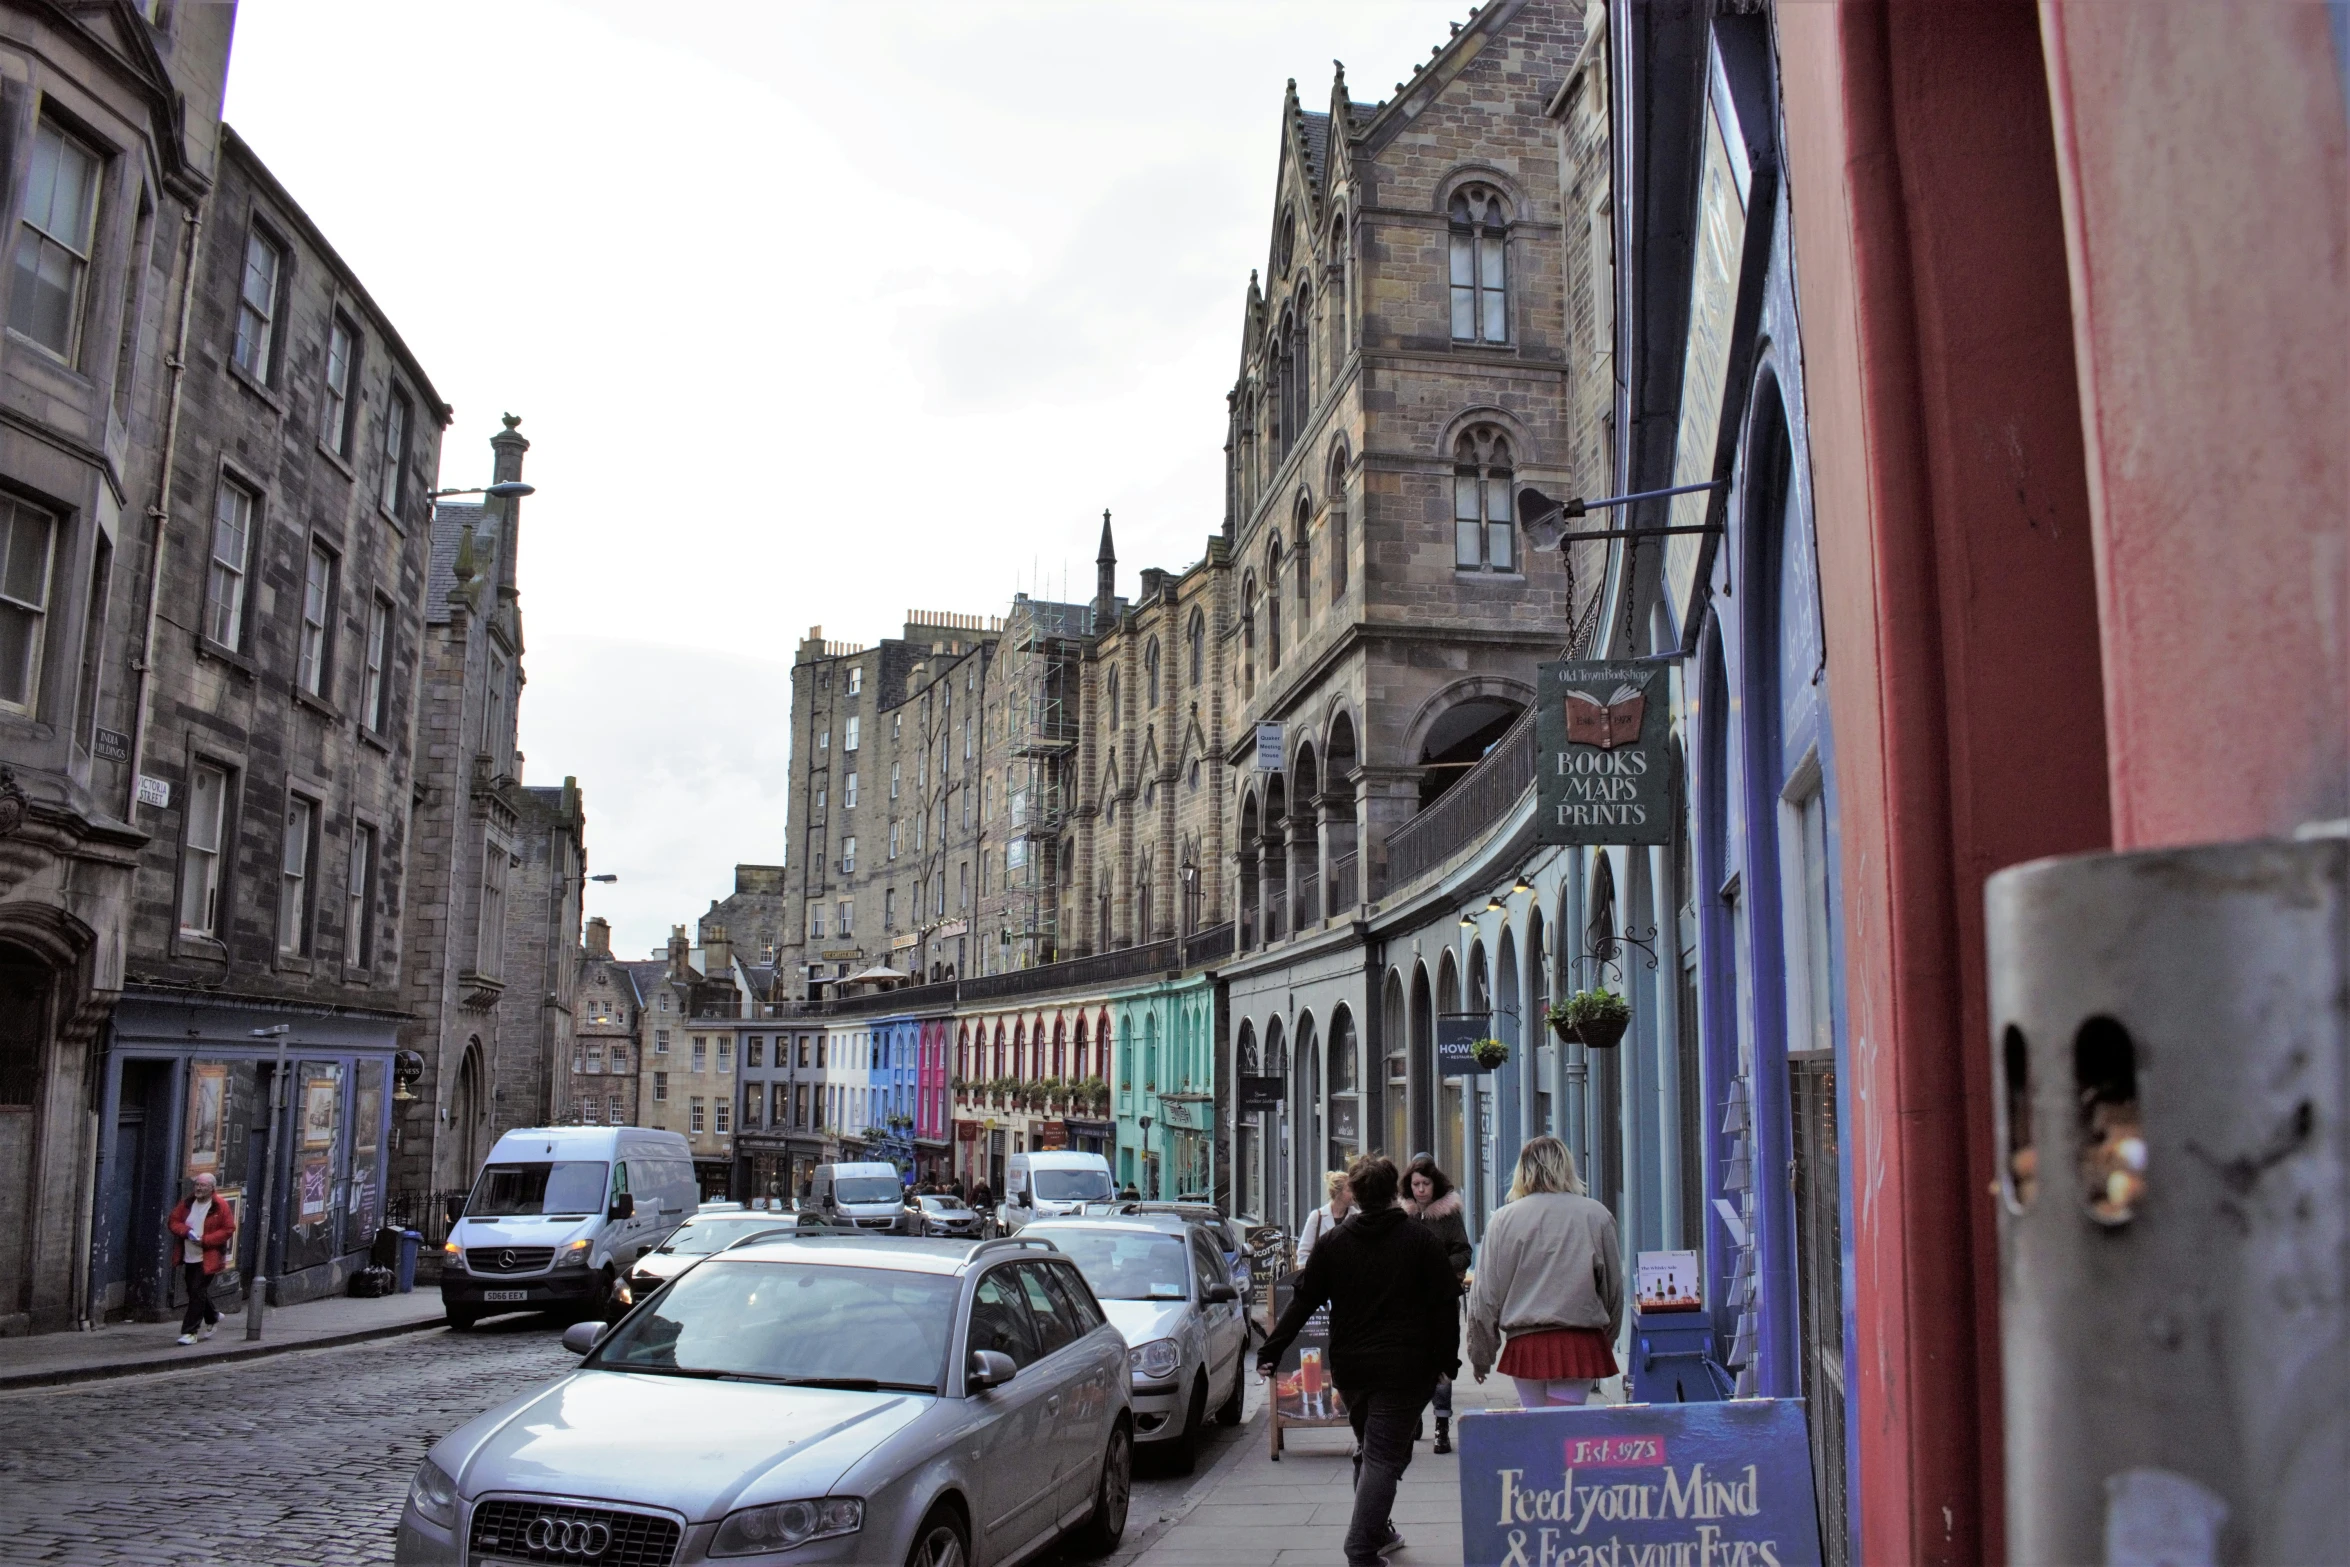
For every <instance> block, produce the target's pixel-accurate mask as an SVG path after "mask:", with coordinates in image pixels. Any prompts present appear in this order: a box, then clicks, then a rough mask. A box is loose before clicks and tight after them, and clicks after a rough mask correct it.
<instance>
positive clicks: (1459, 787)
mask: <svg viewBox="0 0 2350 1567" xmlns="http://www.w3.org/2000/svg"><path fill="white" fill-rule="evenodd" d="M1532 787H1534V710H1533V709H1532V708H1528V709H1526V711H1525V712H1523V713H1521V714H1520V715H1519V716H1518V721H1517V722H1516V723H1514V724H1512V725H1511V726H1510V727H1509V730H1508V732H1507V733H1505V734H1504V735H1503V736H1502V737H1501V738H1500V739H1499V740H1497V741H1495V742H1494V743H1493V749H1492V750H1490V751H1487V752H1486V753H1485V755H1484V757H1483V758H1482V759H1480V760H1479V761H1478V763H1477V765H1476V766H1474V767H1472V768H1470V769H1469V771H1468V773H1467V774H1466V775H1465V776H1464V777H1463V778H1462V779H1461V781H1460V782H1459V783H1456V784H1454V785H1453V786H1452V787H1451V788H1450V789H1447V790H1445V791H1444V793H1443V794H1442V795H1440V796H1438V798H1437V800H1436V803H1435V804H1433V805H1431V806H1429V807H1428V808H1427V809H1426V810H1424V811H1422V812H1420V814H1419V815H1417V816H1415V817H1413V818H1412V819H1411V820H1410V821H1408V822H1405V823H1404V824H1403V825H1402V826H1401V827H1398V828H1397V829H1396V830H1395V831H1394V832H1393V833H1391V834H1389V836H1388V839H1387V874H1386V876H1385V877H1384V878H1382V879H1381V880H1380V881H1379V882H1378V883H1377V884H1376V885H1377V891H1376V894H1375V895H1376V896H1379V897H1384V896H1386V895H1387V893H1388V892H1389V891H1390V890H1392V889H1394V888H1396V887H1400V886H1402V885H1404V884H1405V883H1406V882H1409V881H1411V880H1413V879H1414V878H1415V877H1418V876H1420V875H1422V874H1423V873H1425V872H1427V871H1431V870H1434V869H1435V868H1436V867H1437V866H1439V865H1441V864H1443V863H1444V862H1445V861H1446V860H1448V859H1450V858H1452V856H1453V855H1454V854H1455V853H1457V852H1459V851H1460V850H1461V849H1463V848H1465V847H1467V846H1468V844H1469V843H1470V842H1471V841H1472V840H1473V839H1475V838H1476V837H1477V835H1478V834H1479V833H1482V832H1484V831H1485V830H1486V829H1487V828H1489V827H1491V826H1492V825H1493V824H1494V823H1495V822H1497V821H1500V820H1501V819H1502V818H1503V817H1504V816H1507V815H1508V814H1509V812H1510V808H1511V807H1512V806H1514V805H1516V804H1517V803H1518V799H1519V797H1520V796H1522V795H1523V794H1525V792H1526V791H1527V790H1528V789H1531V788H1532Z"/></svg>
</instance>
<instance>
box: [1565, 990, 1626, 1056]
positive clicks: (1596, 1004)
mask: <svg viewBox="0 0 2350 1567" xmlns="http://www.w3.org/2000/svg"><path fill="white" fill-rule="evenodd" d="M1549 1017H1550V1026H1551V1028H1552V1030H1553V1031H1554V1032H1556V1033H1557V1035H1558V1037H1559V1038H1561V1039H1564V1040H1576V1039H1580V1040H1581V1041H1582V1042H1583V1043H1584V1044H1585V1045H1586V1046H1588V1047H1589V1048H1591V1049H1593V1050H1613V1049H1615V1048H1616V1046H1618V1045H1620V1044H1622V1043H1623V1041H1624V1030H1625V1029H1626V1028H1629V1027H1630V1026H1631V1023H1632V1008H1631V1006H1630V1005H1629V1004H1628V1003H1627V1002H1626V1001H1625V1000H1624V998H1623V997H1622V996H1619V995H1617V994H1616V993H1615V992H1614V991H1612V990H1578V991H1576V992H1575V993H1574V994H1573V995H1571V996H1569V997H1567V998H1566V999H1565V1000H1564V1001H1561V1002H1558V1003H1556V1004H1555V1005H1553V1006H1552V1007H1551V1009H1550V1013H1549Z"/></svg>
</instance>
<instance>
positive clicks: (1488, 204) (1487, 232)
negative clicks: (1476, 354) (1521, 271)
mask: <svg viewBox="0 0 2350 1567" xmlns="http://www.w3.org/2000/svg"><path fill="white" fill-rule="evenodd" d="M1508 248H1509V224H1508V220H1507V219H1506V218H1505V217H1503V215H1502V208H1501V197H1500V196H1498V195H1496V194H1495V193H1494V192H1492V191H1490V190H1488V189H1486V188H1485V187H1484V186H1482V185H1464V186H1462V187H1461V188H1460V189H1459V190H1457V191H1455V192H1453V197H1452V335H1453V340H1454V341H1455V342H1460V343H1506V342H1508V341H1509V336H1510V330H1509V288H1508V277H1509V262H1508V260H1507V259H1506V258H1507V255H1508Z"/></svg>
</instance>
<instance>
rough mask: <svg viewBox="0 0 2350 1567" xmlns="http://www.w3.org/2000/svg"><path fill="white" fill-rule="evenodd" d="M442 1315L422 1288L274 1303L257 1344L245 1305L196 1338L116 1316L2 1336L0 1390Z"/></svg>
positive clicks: (232, 1354)
mask: <svg viewBox="0 0 2350 1567" xmlns="http://www.w3.org/2000/svg"><path fill="white" fill-rule="evenodd" d="M440 1322H441V1297H440V1292H439V1291H438V1290H430V1291H426V1290H418V1291H417V1292H415V1293H414V1294H409V1295H385V1296H381V1297H379V1298H377V1299H374V1300H355V1299H353V1298H352V1297H350V1296H348V1295H335V1296H329V1297H327V1298H326V1299H323V1300H309V1301H303V1302H302V1303H301V1304H299V1305H294V1306H272V1307H270V1308H269V1310H268V1313H267V1314H266V1315H265V1316H264V1317H263V1318H262V1323H261V1333H262V1337H261V1340H260V1342H258V1343H248V1342H247V1341H246V1339H245V1314H244V1312H243V1311H242V1310H238V1311H235V1312H232V1313H225V1314H224V1315H223V1316H222V1318H221V1322H220V1329H219V1331H218V1332H217V1333H215V1334H214V1335H213V1336H212V1337H211V1338H209V1339H207V1340H205V1341H203V1342H202V1343H197V1344H188V1345H181V1344H179V1343H176V1342H174V1341H175V1340H177V1339H178V1337H179V1331H180V1327H179V1322H178V1320H177V1319H176V1318H175V1319H174V1320H172V1321H170V1322H117V1323H111V1324H109V1325H107V1326H106V1327H102V1328H94V1329H92V1330H91V1331H89V1332H87V1333H73V1332H66V1333H40V1334H34V1335H32V1336H30V1337H26V1338H0V1391H6V1390H9V1389H12V1388H22V1387H48V1386H53V1385H55V1384H57V1383H60V1382H89V1381H95V1380H98V1379H100V1378H103V1377H123V1376H136V1375H138V1374H139V1373H140V1372H145V1371H166V1370H172V1369H176V1368H177V1367H180V1366H196V1365H217V1364H219V1363H221V1362H223V1361H231V1360H251V1359H253V1358H255V1357H257V1356H261V1355H281V1354H284V1353H286V1352H287V1351H289V1350H296V1349H320V1348H324V1347H325V1346H327V1345H330V1344H355V1343H358V1342H360V1341H361V1340H364V1339H373V1338H388V1337H390V1336H391V1335H392V1334H395V1333H413V1332H417V1331H419V1330H421V1329H424V1328H431V1327H438V1326H439V1325H440Z"/></svg>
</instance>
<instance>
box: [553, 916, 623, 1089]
mask: <svg viewBox="0 0 2350 1567" xmlns="http://www.w3.org/2000/svg"><path fill="white" fill-rule="evenodd" d="M643 1011H644V998H643V996H642V995H640V994H639V993H638V991H637V985H636V975H635V973H634V972H633V970H632V969H631V967H630V965H628V964H626V963H620V962H615V961H614V960H613V957H612V927H611V926H610V925H609V924H607V923H606V922H605V921H604V919H603V918H602V917H601V916H598V917H596V918H594V919H591V920H589V921H588V922H587V933H586V938H585V944H584V947H583V949H582V951H581V953H580V959H579V979H578V981H577V984H576V985H575V987H574V989H573V991H572V1011H571V1017H572V1039H571V1069H570V1078H569V1081H568V1084H567V1087H566V1092H565V1093H564V1095H563V1096H562V1097H560V1098H558V1099H557V1100H556V1102H555V1105H554V1114H553V1119H555V1120H557V1121H566V1122H570V1121H577V1122H583V1123H585V1124H587V1125H590V1126H598V1125H602V1126H634V1125H637V1124H638V1122H637V1114H638V1108H637V1093H638V1087H637V1076H638V1071H639V1069H640V1068H641V1067H642V1065H643V1059H644V1058H643V1055H642V1053H641V1050H640V1048H639V1038H640V1027H639V1026H640V1024H641V1023H642V1021H643V1019H642V1013H643Z"/></svg>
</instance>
